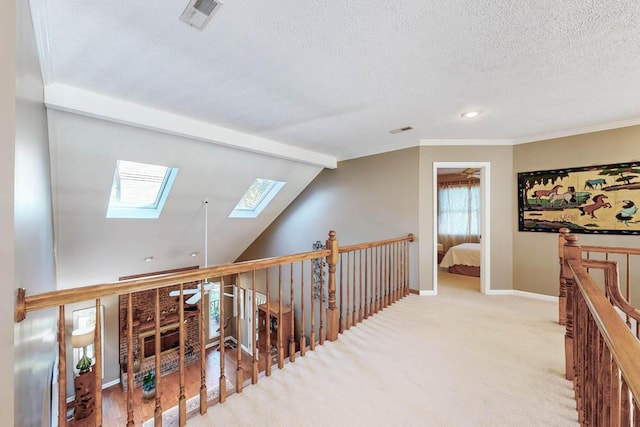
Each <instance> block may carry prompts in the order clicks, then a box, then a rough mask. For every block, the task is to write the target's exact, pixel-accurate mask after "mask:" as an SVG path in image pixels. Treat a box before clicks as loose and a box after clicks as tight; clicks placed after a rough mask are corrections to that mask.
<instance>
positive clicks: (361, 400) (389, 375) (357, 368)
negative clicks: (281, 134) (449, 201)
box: [188, 273, 577, 427]
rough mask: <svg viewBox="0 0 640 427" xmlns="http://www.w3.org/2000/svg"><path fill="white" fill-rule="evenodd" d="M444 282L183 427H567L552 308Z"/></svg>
mask: <svg viewBox="0 0 640 427" xmlns="http://www.w3.org/2000/svg"><path fill="white" fill-rule="evenodd" d="M443 276H444V277H443V278H441V279H440V294H439V295H438V296H437V297H419V296H415V295H411V296H409V297H406V298H404V299H403V300H401V301H399V302H397V303H395V304H393V305H392V306H390V307H388V308H386V309H385V310H384V311H383V312H381V313H380V314H378V315H376V316H373V317H372V318H370V319H369V320H366V321H365V322H363V323H361V324H358V325H357V326H356V327H354V328H351V329H350V330H349V331H347V332H345V333H344V334H343V335H341V336H340V339H339V341H337V342H333V343H326V344H325V345H324V346H322V347H319V348H317V349H316V351H315V352H309V353H307V356H306V357H304V358H297V359H296V361H295V363H293V364H288V365H286V366H285V369H283V370H277V369H276V370H274V373H273V375H272V376H271V377H270V378H261V379H260V382H259V383H258V384H257V385H253V386H249V387H247V388H246V389H245V390H244V392H243V393H241V394H236V395H232V396H230V397H229V398H228V400H227V402H226V403H225V404H223V405H215V406H212V407H210V408H209V412H208V414H207V415H206V416H205V417H199V416H198V417H196V418H192V419H190V420H189V422H188V425H189V426H193V427H197V426H213V425H217V426H522V427H524V426H545V427H547V426H575V425H576V424H577V414H576V411H575V401H574V399H573V391H572V388H571V383H570V382H569V381H566V380H565V379H564V377H563V372H564V363H563V360H564V356H563V342H564V341H563V328H562V327H561V326H559V325H558V324H557V323H556V317H557V304H555V303H552V302H546V301H539V300H533V299H528V298H524V297H516V296H485V295H482V294H480V293H479V292H478V291H477V290H476V289H477V281H476V282H474V281H473V279H463V280H461V281H457V280H456V282H459V283H458V284H457V285H453V286H452V285H447V282H449V283H451V282H452V280H451V278H448V279H447V274H446V273H445V274H444V275H443ZM476 280H477V279H476ZM474 283H475V284H474ZM474 288H475V289H474Z"/></svg>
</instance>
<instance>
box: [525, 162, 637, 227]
mask: <svg viewBox="0 0 640 427" xmlns="http://www.w3.org/2000/svg"><path fill="white" fill-rule="evenodd" d="M639 203H640V162H631V163H617V164H611V165H601V166H585V167H575V168H567V169H558V170H543V171H534V172H519V173H518V230H519V231H538V232H539V231H542V232H558V230H559V229H560V228H563V227H567V228H569V229H570V230H571V231H572V232H574V233H598V234H631V235H640V220H639V218H638V217H637V211H638V207H637V205H638V204H639Z"/></svg>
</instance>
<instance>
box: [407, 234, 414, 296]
mask: <svg viewBox="0 0 640 427" xmlns="http://www.w3.org/2000/svg"><path fill="white" fill-rule="evenodd" d="M409 236H410V237H411V240H409V242H413V234H409ZM406 247H407V248H406V252H407V256H406V259H405V270H406V272H407V295H409V292H410V290H411V261H410V260H409V256H410V253H409V243H407V244H406Z"/></svg>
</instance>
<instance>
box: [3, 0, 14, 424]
mask: <svg viewBox="0 0 640 427" xmlns="http://www.w3.org/2000/svg"><path fill="white" fill-rule="evenodd" d="M0 8H1V9H2V13H0V64H2V65H1V66H0V236H2V238H1V239H0V271H1V272H2V274H0V348H2V351H0V378H2V387H0V414H2V421H3V423H6V425H13V424H14V423H13V420H14V409H13V402H14V394H13V383H14V374H13V361H14V356H13V307H14V289H13V283H14V266H13V259H14V248H13V233H14V232H13V182H14V178H13V172H14V153H15V142H14V141H15V83H16V82H15V57H14V48H15V36H16V19H15V17H16V15H15V1H14V0H2V1H1V2H0Z"/></svg>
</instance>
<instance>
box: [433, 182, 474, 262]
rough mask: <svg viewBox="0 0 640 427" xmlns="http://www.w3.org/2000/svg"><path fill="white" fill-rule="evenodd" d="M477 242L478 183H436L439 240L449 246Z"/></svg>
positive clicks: (446, 246)
mask: <svg viewBox="0 0 640 427" xmlns="http://www.w3.org/2000/svg"><path fill="white" fill-rule="evenodd" d="M479 241H480V184H479V183H471V182H470V183H457V184H455V183H445V184H440V185H439V186H438V243H442V244H443V245H444V250H445V251H446V250H447V249H449V248H450V247H451V246H455V245H458V244H460V243H465V242H479Z"/></svg>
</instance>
